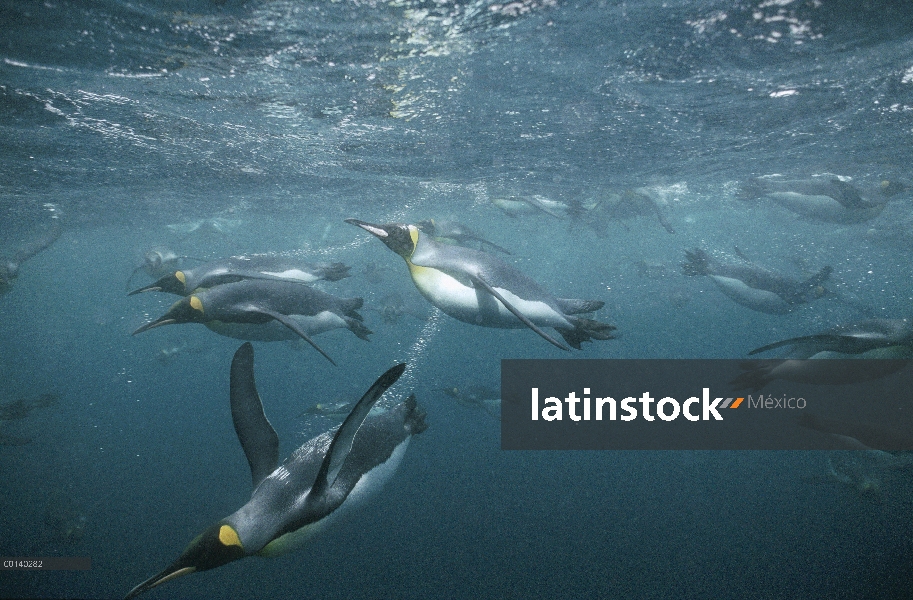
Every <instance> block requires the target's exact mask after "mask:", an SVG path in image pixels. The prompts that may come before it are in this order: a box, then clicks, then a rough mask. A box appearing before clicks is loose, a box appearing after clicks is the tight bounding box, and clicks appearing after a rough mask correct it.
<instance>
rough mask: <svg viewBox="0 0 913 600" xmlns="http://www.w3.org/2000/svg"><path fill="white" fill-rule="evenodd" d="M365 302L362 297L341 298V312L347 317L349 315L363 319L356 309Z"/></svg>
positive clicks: (358, 319) (359, 319)
mask: <svg viewBox="0 0 913 600" xmlns="http://www.w3.org/2000/svg"><path fill="white" fill-rule="evenodd" d="M364 303H365V300H364V298H343V299H342V306H341V307H340V308H341V309H342V313H343V314H344V315H346V316H348V317H351V318H353V319H355V320H357V321H364V320H365V318H364V317H362V316H361V315H360V314H358V313H357V312H355V311H357V310H358V309H359V308H361V307H362V306H363V305H364Z"/></svg>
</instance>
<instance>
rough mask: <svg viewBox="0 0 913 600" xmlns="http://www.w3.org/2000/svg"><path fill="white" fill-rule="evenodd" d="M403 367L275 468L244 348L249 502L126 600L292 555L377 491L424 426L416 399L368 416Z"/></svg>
mask: <svg viewBox="0 0 913 600" xmlns="http://www.w3.org/2000/svg"><path fill="white" fill-rule="evenodd" d="M405 368H406V365H405V364H400V365H397V366H395V367H393V368H392V369H390V370H388V371H387V372H386V373H384V374H383V375H381V376H380V378H378V379H377V381H375V382H374V385H372V386H371V388H370V389H369V390H368V391H367V392H365V395H364V396H362V398H361V400H359V401H358V403H357V404H356V405H355V408H353V409H352V411H351V412H350V413H349V415H348V417H346V419H345V421H343V423H342V425H340V426H339V428H338V429H336V430H335V431H333V430H331V431H328V432H326V433H323V434H321V435H319V436H317V437H315V438H313V439H312V440H310V441H308V442H306V443H305V444H304V445H303V446H301V447H300V448H298V450H296V451H295V452H294V453H293V454H292V455H291V456H290V457H288V458H287V459H286V460H285V462H284V463H283V464H282V465H281V466H277V463H278V458H279V437H278V436H277V435H276V431H275V430H274V429H273V427H272V425H271V424H270V422H269V421H268V420H267V418H266V415H265V414H264V412H263V405H262V403H261V402H260V397H259V395H258V394H257V388H256V385H255V383H254V350H253V347H252V346H251V344H250V343H249V342H248V343H245V344H243V345H242V346H241V347H240V348H239V349H238V351H237V352H235V356H234V359H233V360H232V363H231V385H230V398H231V415H232V420H233V421H234V426H235V431H236V432H237V434H238V440H239V441H240V442H241V447H242V448H243V449H244V454H245V455H246V457H247V461H248V463H249V464H250V470H251V478H252V480H253V488H254V490H253V493H252V495H251V498H250V500H249V501H248V503H247V504H245V505H244V506H242V507H241V508H240V509H238V510H237V511H236V512H234V513H233V514H231V515H229V516H227V517H225V518H224V519H222V520H220V521H218V522H217V523H216V524H214V525H212V526H211V527H209V528H208V529H206V530H205V531H203V533H201V534H200V535H198V536H197V537H196V538H195V539H194V540H193V541H191V542H190V544H189V545H188V546H187V548H186V549H185V550H184V552H183V553H182V554H181V555H180V556H179V557H178V558H177V560H175V561H174V562H173V563H171V564H170V565H169V566H168V567H167V568H165V570H163V571H162V572H161V573H159V574H158V575H155V576H154V577H151V578H149V579H147V580H146V581H144V582H143V583H141V584H139V585H138V586H136V587H135V588H133V589H132V590H130V592H129V593H128V594H127V596H126V598H127V599H129V598H133V597H135V596H138V595H139V594H142V593H143V592H146V591H149V590H151V589H152V588H154V587H156V586H159V585H161V584H163V583H165V582H167V581H171V580H172V579H175V578H177V577H181V576H183V575H188V574H190V573H194V572H196V571H205V570H208V569H214V568H216V567H220V566H222V565H224V564H227V563H229V562H232V561H235V560H238V559H240V558H244V557H246V556H253V555H255V554H256V555H259V556H276V555H278V554H283V553H285V552H288V551H290V550H293V549H294V548H296V547H298V546H300V545H301V544H303V543H304V542H305V541H307V539H308V538H309V537H310V535H311V534H313V533H315V532H316V531H317V530H318V529H321V528H322V527H323V526H324V525H326V524H328V522H329V521H331V520H332V519H333V518H334V517H336V516H337V515H339V513H340V512H341V511H342V510H345V509H347V508H349V507H350V506H352V505H353V504H355V503H357V502H359V501H360V500H362V499H364V497H365V496H367V495H368V494H370V493H371V492H373V491H376V490H377V489H378V488H379V487H380V486H382V485H383V484H384V483H385V482H386V480H388V479H389V478H390V477H391V476H392V475H393V473H394V472H395V471H396V469H397V467H398V466H399V464H400V463H401V462H402V459H403V455H404V453H405V451H406V448H407V446H408V445H409V441H410V439H411V437H412V436H413V435H416V434H418V433H421V432H422V431H424V430H425V429H426V428H427V425H426V424H425V413H424V411H422V409H421V408H419V407H418V406H417V405H416V401H415V396H414V395H412V396H409V398H408V399H406V400H404V401H402V402H400V403H399V404H397V405H395V406H393V407H392V408H390V409H388V410H386V411H384V412H380V413H378V412H377V411H373V412H372V410H371V409H372V407H373V406H374V405H375V403H376V402H377V400H378V399H379V398H380V397H381V395H382V394H383V393H384V392H385V391H386V390H387V388H389V387H390V386H391V385H393V383H394V382H396V380H397V379H399V376H400V375H402V373H403V371H404V370H405ZM369 413H370V414H369Z"/></svg>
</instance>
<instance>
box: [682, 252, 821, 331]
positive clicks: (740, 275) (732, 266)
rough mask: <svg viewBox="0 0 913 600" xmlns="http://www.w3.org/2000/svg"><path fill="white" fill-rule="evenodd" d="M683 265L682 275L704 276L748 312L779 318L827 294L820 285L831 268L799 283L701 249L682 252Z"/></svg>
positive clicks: (745, 262) (745, 261)
mask: <svg viewBox="0 0 913 600" xmlns="http://www.w3.org/2000/svg"><path fill="white" fill-rule="evenodd" d="M685 258H686V259H687V262H685V263H682V271H683V272H684V274H685V275H688V276H692V277H698V276H707V277H710V279H712V280H713V282H714V283H715V284H716V286H717V287H718V288H719V289H720V291H721V292H723V293H724V294H726V295H727V296H729V297H730V298H732V299H733V300H734V301H736V302H738V303H739V304H741V305H742V306H745V307H748V308H750V309H751V310H756V311H758V312H764V313H768V314H772V315H783V314H786V313H788V312H790V311H791V310H792V309H793V308H795V307H796V306H798V305H800V304H806V303H808V302H811V301H812V300H816V299H818V298H821V297H823V296H825V295H827V294H828V290H827V289H825V288H824V286H823V285H822V284H823V283H824V282H825V281H827V279H828V278H829V277H830V275H831V271H832V269H831V267H824V268H822V269H821V270H820V271H819V272H818V273H817V274H815V275H813V276H812V277H809V278H808V279H805V280H803V281H799V280H795V279H792V278H789V277H785V276H783V275H780V274H779V273H774V272H773V271H770V270H768V269H765V268H764V267H761V266H759V265H756V264H754V263H752V262H750V261H748V260H746V259H745V258H744V256H742V255H740V258H742V261H740V262H730V261H725V262H724V261H721V260H718V259H716V258H714V257H712V256H710V255H709V254H707V252H705V251H704V250H701V249H700V248H695V249H694V250H691V251H688V250H686V251H685Z"/></svg>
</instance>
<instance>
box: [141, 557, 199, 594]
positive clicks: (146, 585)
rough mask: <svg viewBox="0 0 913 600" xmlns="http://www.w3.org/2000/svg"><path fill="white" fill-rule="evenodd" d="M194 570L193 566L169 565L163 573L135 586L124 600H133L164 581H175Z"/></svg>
mask: <svg viewBox="0 0 913 600" xmlns="http://www.w3.org/2000/svg"><path fill="white" fill-rule="evenodd" d="M196 570H197V568H196V567H194V566H185V567H182V566H180V565H179V564H178V563H175V564H173V565H171V566H170V567H168V568H167V569H165V570H164V571H162V572H161V573H159V574H158V575H155V576H154V577H150V578H149V579H147V580H146V581H144V582H142V583H141V584H139V585H138V586H136V587H135V588H133V589H132V590H130V591H129V592H128V593H127V595H126V596H124V600H130V598H134V597H136V596H139V595H140V594H143V593H145V592H148V591H149V590H151V589H152V588H154V587H156V586H158V585H161V584H163V583H165V582H166V581H171V580H172V579H177V578H178V577H182V576H184V575H190V574H191V573H193V572H194V571H196Z"/></svg>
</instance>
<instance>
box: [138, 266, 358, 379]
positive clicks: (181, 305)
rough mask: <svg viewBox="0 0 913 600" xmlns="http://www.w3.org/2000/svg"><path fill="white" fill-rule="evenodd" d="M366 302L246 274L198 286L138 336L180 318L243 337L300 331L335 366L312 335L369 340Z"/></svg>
mask: <svg viewBox="0 0 913 600" xmlns="http://www.w3.org/2000/svg"><path fill="white" fill-rule="evenodd" d="M362 302H363V301H362V299H361V298H339V297H337V296H333V295H331V294H327V293H326V292H321V291H320V290H315V289H313V288H311V287H308V286H306V285H304V284H300V283H292V282H289V281H272V280H261V279H245V280H242V281H237V282H234V283H224V284H222V285H217V286H215V287H213V288H209V289H201V290H197V291H196V292H195V293H193V294H191V295H190V296H187V297H185V298H182V299H181V300H178V301H177V302H175V303H174V305H172V307H171V308H170V309H169V310H168V312H166V313H165V314H164V315H162V316H161V317H160V318H158V319H156V320H155V321H152V322H151V323H146V324H145V325H143V326H142V327H140V328H139V329H137V330H136V331H134V332H133V335H136V334H138V333H142V332H144V331H148V330H149V329H154V328H155V327H161V326H162V325H172V324H175V323H202V324H204V325H206V327H208V328H209V329H211V330H213V331H215V332H216V333H218V334H220V335H224V336H227V337H233V338H237V339H242V340H255V341H256V340H259V341H265V342H272V341H279V340H291V339H295V336H296V335H297V336H300V337H301V338H302V339H303V340H304V341H306V342H307V343H309V344H310V345H311V346H313V347H314V348H315V349H316V350H317V351H318V352H320V353H321V354H323V355H324V356H325V357H326V358H327V360H329V361H330V362H331V363H333V364H334V365H335V364H336V363H335V362H333V359H332V358H330V357H329V355H328V354H327V353H326V352H324V351H323V350H322V349H321V348H320V347H319V346H318V345H317V344H316V343H314V340H312V339H311V337H310V336H312V335H317V334H318V333H323V332H324V331H329V330H331V329H336V328H339V327H346V328H348V329H349V330H350V331H352V333H354V334H355V335H357V336H358V337H360V338H361V339H363V340H367V339H368V335H370V334H371V330H369V329H368V328H367V327H365V326H364V325H363V324H362V322H361V321H362V316H361V315H360V314H358V313H357V312H355V311H356V310H358V309H359V308H361V305H362Z"/></svg>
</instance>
